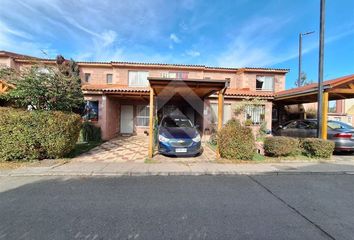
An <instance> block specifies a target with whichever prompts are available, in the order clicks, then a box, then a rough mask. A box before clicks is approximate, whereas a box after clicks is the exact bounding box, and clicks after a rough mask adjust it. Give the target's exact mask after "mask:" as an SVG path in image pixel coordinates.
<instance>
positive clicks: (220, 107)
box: [216, 90, 224, 158]
mask: <svg viewBox="0 0 354 240" xmlns="http://www.w3.org/2000/svg"><path fill="white" fill-rule="evenodd" d="M223 113H224V91H223V90H220V91H219V94H218V132H219V131H220V130H221V128H222V123H223ZM216 156H217V157H218V158H219V157H220V151H219V146H218V147H217V151H216Z"/></svg>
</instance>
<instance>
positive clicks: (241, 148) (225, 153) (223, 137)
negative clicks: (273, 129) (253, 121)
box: [217, 120, 256, 160]
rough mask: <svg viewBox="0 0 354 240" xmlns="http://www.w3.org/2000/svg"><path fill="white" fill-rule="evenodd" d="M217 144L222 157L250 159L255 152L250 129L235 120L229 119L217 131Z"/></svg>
mask: <svg viewBox="0 0 354 240" xmlns="http://www.w3.org/2000/svg"><path fill="white" fill-rule="evenodd" d="M217 144H218V148H219V152H220V156H221V157H222V158H227V159H239V160H252V158H253V156H254V154H255V153H256V146H255V139H254V135H253V133H252V129H250V128H248V127H245V126H242V125H241V124H240V122H239V121H236V120H230V121H229V122H228V123H227V124H226V125H225V126H224V127H223V128H222V129H221V130H220V132H218V136H217Z"/></svg>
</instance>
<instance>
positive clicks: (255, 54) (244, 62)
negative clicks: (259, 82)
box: [216, 17, 290, 67]
mask: <svg viewBox="0 0 354 240" xmlns="http://www.w3.org/2000/svg"><path fill="white" fill-rule="evenodd" d="M289 20H290V19H282V21H279V19H276V18H267V17H255V18H253V19H251V20H250V21H247V22H245V23H244V24H243V26H241V27H240V28H239V30H238V31H237V32H235V33H233V34H232V35H234V36H236V37H234V38H233V39H232V40H231V41H230V43H229V44H228V45H227V46H226V48H225V50H224V51H223V52H221V53H220V54H219V55H218V56H217V57H216V58H217V64H218V65H221V66H227V67H236V66H237V67H245V66H250V67H252V66H267V65H269V64H272V63H273V62H274V60H275V58H276V56H274V53H276V50H277V48H276V47H277V45H278V44H279V43H280V42H281V39H280V38H279V37H277V36H278V35H277V32H278V31H279V30H280V29H281V28H282V27H284V26H285V25H286V23H288V22H289Z"/></svg>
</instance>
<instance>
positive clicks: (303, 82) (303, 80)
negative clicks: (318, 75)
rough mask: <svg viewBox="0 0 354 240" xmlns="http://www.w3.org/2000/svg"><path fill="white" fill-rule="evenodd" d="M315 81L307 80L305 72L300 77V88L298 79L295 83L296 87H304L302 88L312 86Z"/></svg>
mask: <svg viewBox="0 0 354 240" xmlns="http://www.w3.org/2000/svg"><path fill="white" fill-rule="evenodd" d="M312 82H313V81H312V80H310V81H309V80H308V79H307V75H306V73H305V72H301V76H300V86H298V81H297V79H296V82H295V86H296V87H302V86H306V85H309V84H311V83H312Z"/></svg>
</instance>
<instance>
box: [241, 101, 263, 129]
mask: <svg viewBox="0 0 354 240" xmlns="http://www.w3.org/2000/svg"><path fill="white" fill-rule="evenodd" d="M245 118H246V121H249V120H250V121H252V124H254V125H258V124H261V123H262V122H264V120H265V106H264V105H249V106H246V108H245Z"/></svg>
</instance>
